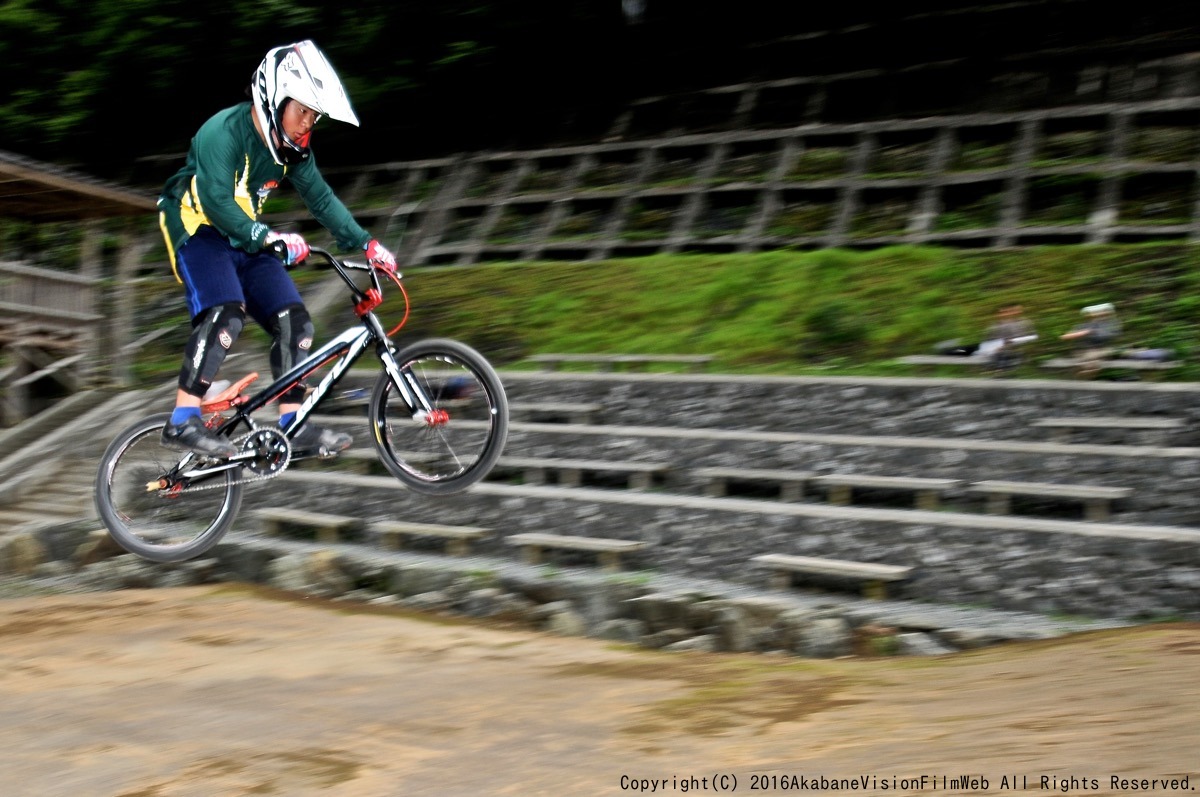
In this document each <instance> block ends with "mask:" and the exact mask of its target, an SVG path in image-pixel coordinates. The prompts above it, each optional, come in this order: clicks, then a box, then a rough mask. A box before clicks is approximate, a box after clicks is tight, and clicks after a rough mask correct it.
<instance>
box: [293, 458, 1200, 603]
mask: <svg viewBox="0 0 1200 797" xmlns="http://www.w3.org/2000/svg"><path fill="white" fill-rule="evenodd" d="M281 479H282V482H283V484H285V485H289V486H290V488H291V489H294V490H296V491H297V495H298V496H300V495H309V496H312V495H313V494H314V493H315V488H316V487H317V486H318V485H320V488H321V497H320V498H319V499H317V498H315V497H312V498H309V499H307V500H310V501H317V500H319V502H320V504H321V505H322V506H324V507H327V508H329V509H331V510H335V511H342V512H347V513H349V512H355V513H359V514H362V513H365V514H370V513H371V512H372V511H378V510H379V509H382V508H383V507H385V506H386V507H388V511H389V512H390V513H391V514H392V515H393V516H394V515H395V514H397V513H402V514H403V515H404V517H405V518H406V520H411V521H413V522H437V523H444V524H450V525H456V524H472V525H482V526H485V527H488V528H493V529H496V530H497V533H496V534H495V535H493V536H492V537H489V538H487V539H483V540H480V541H479V542H478V544H477V545H476V546H475V547H474V551H475V553H476V554H477V555H480V556H485V557H487V556H492V557H500V558H504V557H506V556H507V554H506V553H505V551H506V550H507V549H511V548H512V547H514V546H516V545H519V543H518V542H515V541H514V542H509V541H508V538H510V537H516V540H520V539H522V538H520V537H518V536H516V535H522V534H544V533H547V532H546V531H544V530H545V529H548V528H556V527H557V528H561V530H562V531H561V532H555V533H554V536H555V537H556V538H559V539H556V540H551V541H550V542H551V543H556V544H559V545H562V546H563V547H565V548H570V547H572V545H571V543H572V542H575V543H576V547H578V548H581V549H583V548H587V547H589V546H590V547H592V548H593V549H595V550H600V549H603V548H605V547H606V546H611V545H617V546H619V547H620V548H622V549H629V550H636V553H637V568H638V569H639V570H640V571H643V572H670V573H676V574H683V575H688V576H692V577H704V578H719V579H722V580H727V581H729V582H730V583H742V584H760V585H762V584H765V583H766V582H767V581H770V580H771V579H769V578H767V576H768V575H769V574H764V573H763V572H762V568H759V567H755V566H754V559H755V557H760V556H766V555H773V554H780V555H786V556H802V557H812V558H814V559H819V560H839V561H842V562H860V563H864V564H867V563H870V562H871V561H873V560H876V557H877V556H878V554H876V555H874V556H868V555H866V552H867V551H873V550H878V551H881V552H883V551H886V552H887V553H886V558H885V563H886V564H887V565H888V566H890V567H896V568H911V571H906V572H905V573H904V575H906V576H910V577H907V578H906V579H905V580H904V584H903V590H902V595H903V596H904V597H905V598H907V599H916V600H921V601H925V602H934V603H945V602H949V603H978V602H982V603H984V604H986V605H989V606H994V607H997V608H1008V609H1028V608H1030V607H1032V606H1041V607H1043V608H1044V609H1046V610H1049V607H1055V609H1056V610H1061V611H1080V613H1082V614H1085V615H1088V614H1094V613H1095V612H1096V610H1097V609H1098V608H1099V607H1098V606H1097V604H1096V603H1095V602H1096V601H1098V600H1101V599H1102V600H1103V608H1102V609H1100V610H1101V611H1102V612H1109V613H1111V615H1110V616H1121V615H1122V614H1123V613H1135V614H1136V613H1137V612H1138V611H1139V609H1137V608H1136V607H1138V606H1142V607H1145V606H1146V605H1166V604H1172V603H1178V604H1179V606H1178V607H1177V608H1178V609H1180V610H1181V611H1184V612H1185V613H1186V612H1187V611H1190V610H1189V609H1186V608H1185V607H1184V606H1183V604H1185V603H1187V602H1188V601H1191V600H1192V598H1191V597H1190V592H1189V591H1188V590H1187V589H1186V588H1184V586H1183V585H1184V583H1185V581H1186V578H1185V577H1184V574H1185V573H1188V572H1191V571H1192V570H1194V569H1195V568H1196V567H1197V566H1200V529H1196V528H1184V527H1178V526H1163V525H1149V524H1134V523H1112V522H1094V521H1084V520H1062V519H1039V518H1030V517H1016V516H1012V515H1005V516H993V515H986V514H972V513H965V512H947V511H926V510H918V509H882V508H875V507H858V506H835V505H829V504H826V503H816V502H812V503H808V502H801V503H792V502H778V501H761V500H749V499H739V498H729V497H726V498H713V497H708V496H687V495H680V494H675V493H654V492H636V491H625V490H596V489H588V488H563V487H543V486H525V485H505V484H495V483H483V484H480V485H477V486H475V487H474V488H472V489H471V490H470V491H468V492H466V493H463V494H461V495H459V496H456V497H455V498H454V500H453V501H444V500H438V499H431V498H426V497H421V496H415V495H411V494H403V493H402V494H401V495H402V497H401V498H400V499H399V500H398V499H397V493H398V491H397V490H396V487H395V484H394V481H393V480H391V479H389V478H387V477H375V476H360V475H352V474H327V473H311V472H305V473H301V472H296V473H287V474H285V475H284V476H283V477H281ZM517 506H519V507H520V510H519V511H514V508H515V507H517ZM373 507H374V508H375V509H374V510H373V509H372V508H373ZM554 518H559V519H560V520H559V521H557V523H556V522H555V521H554V520H553V519H554ZM561 538H571V539H569V540H564V539H561ZM529 539H533V538H529ZM612 541H618V542H612ZM1131 548H1136V550H1138V552H1139V556H1138V557H1137V558H1136V559H1130V558H1129V557H1127V556H1126V555H1125V553H1126V552H1128V551H1129V550H1130V549H1131ZM1123 568H1130V569H1131V570H1129V571H1128V572H1130V573H1132V572H1133V571H1134V570H1137V571H1139V572H1140V570H1141V569H1144V568H1152V569H1154V570H1155V571H1156V572H1158V573H1160V574H1161V575H1163V576H1164V577H1169V576H1168V574H1170V573H1178V574H1179V577H1180V579H1182V580H1180V581H1179V582H1178V583H1179V586H1178V587H1176V588H1170V587H1164V588H1163V589H1162V590H1160V591H1155V592H1154V595H1153V596H1147V595H1145V594H1143V593H1142V592H1141V589H1142V586H1143V585H1139V581H1138V579H1136V578H1124V577H1122V576H1121V575H1120V574H1121V573H1122V570H1123ZM899 573H900V571H897V574H899ZM1101 573H1103V574H1105V575H1104V577H1103V578H1101V577H1099V576H1100V574H1101ZM1163 583H1164V584H1166V583H1169V582H1163ZM1101 596H1103V597H1102V598H1101ZM1089 604H1090V606H1091V608H1090V609H1089V608H1088V606H1089Z"/></svg>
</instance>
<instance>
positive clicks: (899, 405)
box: [502, 371, 1200, 446]
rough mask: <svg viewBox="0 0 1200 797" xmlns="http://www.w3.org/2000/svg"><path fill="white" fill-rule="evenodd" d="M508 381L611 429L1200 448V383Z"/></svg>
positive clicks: (576, 376) (524, 396)
mask: <svg viewBox="0 0 1200 797" xmlns="http://www.w3.org/2000/svg"><path fill="white" fill-rule="evenodd" d="M502 378H503V380H504V384H505V389H506V390H507V392H508V395H509V398H510V400H511V401H512V402H513V403H514V404H515V403H518V402H576V403H580V402H582V403H594V404H599V405H600V406H601V407H602V408H603V409H602V416H601V422H603V423H606V424H619V425H635V426H679V427H686V428H693V429H702V428H712V429H753V430H770V431H783V432H806V433H837V434H856V435H891V436H894V435H913V436H919V437H942V438H967V439H976V440H1038V441H1045V440H1049V439H1050V438H1049V433H1048V432H1047V430H1045V429H1038V428H1034V427H1033V426H1032V425H1031V422H1032V421H1034V420H1037V419H1039V418H1045V417H1049V416H1110V415H1112V416H1132V417H1156V416H1158V417H1169V418H1181V419H1183V420H1185V421H1186V423H1187V428H1186V429H1185V430H1184V431H1183V432H1182V433H1178V434H1172V436H1171V438H1170V444H1171V445H1174V446H1192V445H1200V385H1196V384H1191V383H1184V384H1168V383H1164V384H1149V383H1125V382H1071V381H1061V380H1004V379H920V378H910V379H892V378H888V379H884V378H878V379H870V378H852V377H839V378H817V377H767V376H764V377H745V376H717V375H713V376H705V375H691V374H599V373H583V372H579V373H532V372H528V371H521V372H518V371H506V372H505V373H503V374H502ZM1093 434H1097V435H1102V433H1093ZM1092 439H1093V440H1095V441H1096V442H1112V440H1111V438H1110V439H1109V440H1106V439H1105V438H1104V437H1103V436H1096V437H1093V438H1092ZM1130 441H1132V442H1144V441H1145V438H1144V437H1143V438H1141V439H1138V438H1137V437H1132V438H1131V437H1129V436H1128V433H1125V436H1124V438H1123V439H1122V442H1130Z"/></svg>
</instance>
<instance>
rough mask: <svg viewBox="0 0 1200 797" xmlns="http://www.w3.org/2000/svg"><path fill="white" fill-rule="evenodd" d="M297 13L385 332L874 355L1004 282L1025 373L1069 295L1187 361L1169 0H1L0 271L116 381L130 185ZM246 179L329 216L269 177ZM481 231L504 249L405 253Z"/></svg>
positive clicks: (804, 363) (1176, 19)
mask: <svg viewBox="0 0 1200 797" xmlns="http://www.w3.org/2000/svg"><path fill="white" fill-rule="evenodd" d="M301 38H312V39H313V40H315V41H316V42H317V43H318V44H319V45H320V46H321V47H322V48H323V49H324V50H325V51H326V52H327V53H328V55H329V57H330V59H331V61H332V62H333V64H334V65H335V67H336V68H337V69H338V71H339V73H340V74H341V76H342V78H343V80H344V82H345V83H346V85H347V87H348V89H349V92H350V96H351V98H352V101H353V103H354V105H355V107H356V110H357V112H358V115H359V117H360V118H361V120H362V126H361V128H354V127H351V126H349V125H345V124H340V123H336V122H331V121H326V122H324V123H323V124H322V125H321V126H320V128H319V129H318V133H317V136H316V138H315V139H314V151H315V152H316V154H317V158H318V160H319V162H320V164H321V166H322V170H323V172H324V173H325V175H326V177H327V179H328V180H329V182H330V183H331V185H333V186H334V188H335V189H336V190H337V191H338V193H339V196H341V197H342V198H343V200H344V201H346V203H347V205H348V206H350V208H351V209H352V211H353V212H354V213H355V215H356V216H357V217H358V218H359V219H360V221H361V222H362V223H363V224H364V226H366V227H367V228H368V229H370V230H371V231H372V232H373V233H374V234H376V235H379V236H380V237H381V238H383V239H384V240H385V241H386V242H387V243H388V244H389V245H390V246H392V247H393V248H394V249H395V250H396V251H397V253H398V254H399V255H400V257H401V259H402V260H403V262H404V263H405V265H406V267H407V269H408V270H411V271H412V273H413V280H412V282H410V287H411V288H412V289H413V291H414V298H415V301H416V302H417V305H418V306H419V307H420V308H421V310H420V312H419V313H416V314H415V315H414V319H413V322H412V326H410V329H411V331H412V334H414V335H418V334H420V335H428V334H446V335H454V336H456V337H460V338H462V339H464V340H469V341H472V342H474V343H475V344H476V345H477V346H478V347H479V348H481V349H482V350H483V351H484V352H485V353H486V354H487V355H488V356H490V357H492V358H494V359H495V360H496V361H497V362H499V363H500V364H502V365H505V366H516V367H521V366H522V364H523V363H524V364H525V365H528V363H526V362H525V358H527V357H528V355H531V354H534V353H537V352H539V351H540V352H558V351H601V352H603V351H632V352H652V351H665V352H695V353H700V354H705V355H712V356H714V357H715V358H716V362H717V363H718V366H717V367H719V368H720V369H722V370H726V371H733V372H747V371H775V372H783V373H806V372H809V371H811V370H812V369H814V368H816V369H821V372H822V373H829V372H834V373H867V374H885V375H886V374H909V373H912V372H913V371H912V368H910V367H907V366H903V365H900V364H898V363H897V361H896V359H897V358H898V357H900V356H902V355H906V354H914V353H918V352H930V351H932V350H933V348H934V346H935V345H936V344H937V343H939V342H941V341H944V340H947V339H957V338H961V339H964V340H978V339H979V336H980V335H982V334H983V333H984V331H985V329H986V327H987V325H988V324H989V323H990V321H991V319H992V318H993V316H994V314H995V312H996V310H997V308H998V307H1000V306H1003V305H1005V304H1022V305H1024V307H1025V308H1026V311H1027V312H1028V314H1029V315H1030V317H1031V318H1032V319H1033V321H1034V323H1035V325H1036V327H1037V329H1038V330H1039V332H1040V333H1041V340H1040V341H1039V345H1038V347H1037V350H1035V351H1033V352H1031V355H1030V357H1028V358H1027V368H1026V369H1025V371H1023V372H1022V373H1021V374H1020V375H1044V372H1043V371H1041V370H1040V368H1039V366H1040V365H1042V364H1045V363H1048V362H1050V361H1052V360H1054V359H1055V358H1057V357H1060V356H1061V355H1064V354H1068V353H1070V347H1069V345H1068V344H1067V343H1065V342H1060V341H1059V337H1058V335H1059V334H1060V333H1062V332H1065V331H1067V330H1068V329H1071V328H1072V327H1073V326H1075V325H1076V324H1077V323H1078V314H1079V309H1080V308H1081V307H1083V306H1087V305H1091V304H1097V303H1102V302H1115V303H1116V305H1117V308H1118V312H1119V314H1120V318H1121V321H1122V323H1123V325H1124V329H1125V337H1124V344H1125V345H1127V346H1128V347H1130V348H1137V349H1151V350H1160V351H1163V352H1166V354H1165V356H1168V357H1174V358H1176V359H1177V361H1178V362H1180V363H1183V365H1182V367H1179V368H1177V369H1173V370H1170V371H1169V372H1166V371H1165V372H1163V374H1162V376H1163V378H1168V379H1194V378H1196V377H1197V376H1198V375H1200V370H1197V369H1196V368H1195V367H1193V366H1192V364H1191V361H1192V360H1193V359H1194V358H1192V357H1191V355H1192V354H1193V353H1194V351H1196V350H1197V349H1198V348H1200V333H1198V328H1197V324H1196V317H1197V315H1196V310H1197V307H1200V296H1198V293H1200V291H1198V290H1197V289H1198V288H1200V277H1197V276H1196V275H1197V274H1198V273H1200V269H1197V268H1196V262H1197V259H1198V250H1197V249H1196V247H1195V243H1196V241H1197V240H1200V211H1198V208H1200V191H1198V185H1200V176H1198V175H1200V171H1198V169H1197V166H1196V164H1197V162H1200V137H1198V136H1197V132H1196V131H1197V129H1200V28H1198V26H1197V24H1196V15H1195V8H1194V5H1193V4H1190V3H1186V2H1175V1H1174V0H1150V2H1146V3H1142V4H1140V5H1139V6H1138V7H1137V9H1136V11H1134V10H1132V9H1125V10H1123V11H1121V12H1119V13H1114V12H1113V11H1112V9H1111V7H1110V6H1109V5H1108V4H1105V3H1101V2H1099V0H1014V1H1013V2H1003V3H999V2H998V3H990V4H989V3H983V4H966V3H951V2H939V1H937V0H919V1H918V2H911V3H904V4H893V5H890V6H887V7H881V6H880V5H879V4H873V3H872V4H814V3H790V4H780V3H774V2H766V1H765V0H744V1H743V2H740V3H736V4H725V5H713V6H708V5H706V6H703V7H701V6H698V5H697V4H694V3H688V2H683V1H682V0H576V1H575V2H568V1H560V2H550V1H549V0H528V1H527V2H514V1H513V0H496V1H495V2H467V1H465V0H448V1H447V2H439V3H418V2H388V3H383V2H360V3H355V4H348V3H331V2H320V3H318V2H304V1H303V0H301V1H299V2H277V1H276V0H263V1H262V2H257V3H252V4H238V5H233V4H226V3H206V4H202V5H200V6H197V5H196V4H194V3H184V2H182V1H181V0H153V2H151V0H120V2H118V1H117V0H95V1H94V2H75V1H74V0H42V1H39V2H33V1H32V0H8V1H7V2H3V3H0V63H3V64H5V66H6V67H7V70H8V74H9V76H10V77H9V79H8V80H6V81H4V88H3V89H2V90H0V177H3V179H4V182H3V183H2V184H0V185H3V190H2V191H0V302H3V303H4V307H5V309H6V312H8V313H9V319H8V321H9V322H11V320H12V319H13V318H18V319H19V320H20V321H21V323H23V324H25V325H26V328H25V329H24V330H23V331H22V332H21V333H20V335H24V336H26V337H27V336H28V335H29V334H35V335H39V336H41V338H39V339H46V338H47V336H60V337H61V336H62V335H61V334H60V333H64V329H63V328H64V327H70V328H68V329H66V330H65V334H66V336H67V337H71V336H74V337H73V338H72V340H73V341H75V342H71V343H66V344H63V346H62V348H61V350H62V351H66V352H75V351H76V350H77V348H78V345H79V344H78V341H81V340H82V341H90V340H103V341H105V342H104V343H103V345H100V346H99V347H98V349H99V354H97V355H96V356H94V357H91V358H89V359H88V362H89V363H92V364H93V365H95V366H97V367H96V368H94V369H93V370H95V371H96V373H97V374H98V375H99V376H100V378H104V375H105V374H108V375H109V376H112V375H113V374H115V377H114V378H116V380H117V381H118V382H119V383H123V382H125V381H127V380H129V379H131V378H141V377H146V378H160V377H164V375H166V374H169V373H170V372H171V371H173V369H174V368H175V367H176V365H175V362H174V361H175V358H176V357H177V352H178V350H179V347H180V346H181V345H182V338H181V336H182V334H183V332H184V331H185V329H186V319H184V318H182V317H181V316H180V308H179V307H178V291H177V287H176V285H175V284H174V282H173V280H172V279H171V277H170V274H169V269H168V268H167V264H166V252H165V250H164V248H163V246H162V241H161V237H160V235H159V233H158V230H157V226H156V223H155V214H154V207H153V202H154V199H155V197H156V195H157V193H158V191H159V189H160V187H161V186H162V184H163V181H164V180H165V179H166V178H167V177H168V176H169V175H170V174H172V173H173V172H174V171H175V170H176V169H178V168H179V165H180V164H181V162H182V159H183V157H184V154H185V152H186V150H187V147H188V144H189V141H190V138H191V136H192V135H193V134H194V132H195V130H196V129H197V127H198V126H199V125H200V124H201V123H202V122H203V121H204V120H205V119H206V118H208V117H209V116H210V115H211V114H213V113H214V112H215V111H217V110H219V109H221V108H223V107H227V106H228V105H231V104H234V103H237V102H240V101H243V100H244V99H245V97H246V94H245V90H246V87H247V85H248V82H249V79H250V75H251V73H252V72H253V70H254V69H255V68H256V66H257V64H258V63H259V61H260V60H261V59H262V57H263V54H264V53H265V52H266V50H268V49H269V48H271V47H274V46H277V45H279V44H281V43H286V42H290V41H295V40H298V39H301ZM266 211H267V221H268V223H270V224H271V225H273V226H275V227H277V228H286V229H292V230H296V231H299V232H302V233H303V234H304V235H306V236H308V237H309V238H310V239H311V240H312V241H313V242H314V243H317V244H319V245H328V244H329V243H330V242H329V240H328V237H327V236H326V235H325V233H324V231H323V230H321V229H320V228H319V227H318V226H316V225H315V224H313V223H312V221H311V218H310V217H309V215H308V214H307V213H306V211H305V209H304V208H303V207H302V206H301V205H300V203H299V201H298V198H297V197H296V195H295V193H294V192H293V191H291V190H290V187H288V186H287V185H286V184H285V185H284V186H283V187H282V188H281V189H280V190H279V191H276V192H274V193H273V194H272V196H271V198H270V200H269V201H268V203H267V206H266ZM5 261H8V262H11V263H15V264H20V265H19V266H18V265H4V262H5ZM600 262H603V263H604V264H605V268H604V269H587V268H569V267H568V266H570V265H572V264H573V265H576V266H578V265H582V264H589V263H600ZM492 263H499V264H509V265H511V264H514V263H519V264H530V265H522V266H521V267H519V268H510V269H502V270H498V269H490V270H489V269H484V270H483V271H484V272H485V273H481V274H476V273H475V272H474V271H472V272H471V273H470V274H464V273H450V274H445V275H442V274H440V273H439V272H441V271H445V269H440V268H430V269H424V268H423V267H426V266H434V267H438V266H446V265H458V266H470V265H482V264H492ZM31 267H32V268H35V269H37V270H36V271H32V272H31V271H29V270H28V269H29V268H31ZM63 271H66V272H70V274H69V276H61V275H59V272H63ZM296 274H297V279H298V280H300V281H301V282H308V283H316V282H319V281H320V280H322V279H323V275H320V274H311V273H308V272H305V271H304V270H301V271H298V272H296ZM51 285H57V288H56V289H55V290H56V291H57V292H54V291H52V290H51V288H50V286H51ZM467 285H473V286H474V287H472V288H470V289H469V290H468V289H467V288H465V286H467ZM117 287H119V288H120V289H121V290H117V289H116V288H117ZM130 288H132V290H129V289H130ZM122 291H124V292H122ZM900 299H902V300H900ZM664 307H671V308H672V314H671V323H670V324H664V323H663V318H662V312H661V310H662V308H664ZM64 309H66V310H67V311H68V313H69V314H73V315H67V316H64V313H63V311H64ZM64 319H66V322H64ZM614 319H616V320H619V323H614ZM327 321H329V323H337V322H336V321H332V320H329V319H327ZM97 325H98V327H97ZM7 329H8V328H7V327H4V326H3V323H0V340H3V341H12V340H20V339H21V338H20V337H17V336H14V335H15V333H14V334H9V332H8V331H6V330H7ZM30 330H32V332H30ZM39 345H40V344H39ZM89 345H90V344H89ZM14 351H15V349H14V347H12V346H9V347H5V348H0V368H10V369H12V370H11V371H10V372H9V377H10V378H25V377H26V376H29V377H30V379H31V382H33V383H40V384H42V385H43V387H42V388H39V390H43V391H48V392H49V393H51V394H54V393H55V392H57V391H59V390H60V388H61V387H62V386H61V385H60V384H59V383H58V381H56V380H55V379H42V378H40V377H38V378H34V377H33V376H32V374H35V373H37V372H38V371H39V370H41V369H45V368H46V367H48V362H53V361H54V359H53V358H54V357H57V356H58V354H55V353H51V354H49V355H47V357H48V358H50V359H49V360H48V359H47V358H32V359H30V358H28V357H24V356H22V357H20V358H18V360H19V361H18V362H16V363H15V364H14V362H13V357H14V355H13V352H14ZM109 352H123V354H120V355H117V356H113V360H114V362H113V363H112V366H113V367H108V366H106V365H105V364H104V363H102V362H101V361H100V360H98V359H97V357H100V358H103V357H106V356H112V355H109V354H106V353H109ZM955 373H961V371H960V370H956V371H955ZM22 375H23V376H22ZM39 406H40V402H39V401H37V400H35V401H34V402H33V404H32V407H33V408H34V409H36V408H37V407H39ZM18 414H19V413H18Z"/></svg>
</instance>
